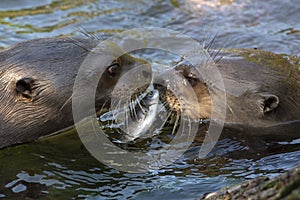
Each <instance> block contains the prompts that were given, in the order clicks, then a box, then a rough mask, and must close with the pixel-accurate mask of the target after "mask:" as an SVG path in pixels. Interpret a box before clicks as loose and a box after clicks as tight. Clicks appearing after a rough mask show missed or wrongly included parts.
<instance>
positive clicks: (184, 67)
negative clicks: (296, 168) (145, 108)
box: [158, 49, 300, 140]
mask: <svg viewBox="0 0 300 200" xmlns="http://www.w3.org/2000/svg"><path fill="white" fill-rule="evenodd" d="M214 60H217V61H216V62H213V63H209V62H210V61H208V64H215V66H216V67H217V68H218V69H219V70H220V73H221V75H222V77H223V81H224V86H225V90H226V101H227V108H226V120H225V125H224V130H223V132H227V133H238V134H239V135H242V134H245V135H251V136H253V135H257V136H259V137H261V138H265V139H271V140H288V139H294V138H298V137H299V136H300V132H299V130H300V101H299V99H300V70H299V68H298V67H297V66H296V65H295V64H292V63H291V61H290V60H288V59H287V58H286V57H285V56H283V55H277V54H274V53H270V52H266V51H261V50H247V49H239V50H238V49H233V50H223V51H221V52H219V53H218V54H217V55H215V58H214ZM195 67H200V68H201V67H202V66H192V65H191V64H189V63H179V64H178V65H177V66H176V67H175V72H174V71H172V70H171V71H170V70H168V71H166V72H164V73H174V76H178V75H179V76H182V77H183V78H184V79H186V80H188V82H189V83H190V86H192V87H193V89H194V91H195V94H196V95H197V98H198V102H182V101H180V99H179V98H178V97H175V96H174V94H172V92H171V91H170V90H168V89H164V90H163V92H162V91H160V93H161V94H162V93H164V94H165V95H161V98H163V101H165V102H167V104H168V106H169V108H170V109H171V110H173V111H177V112H180V109H181V107H182V106H183V105H184V107H185V108H186V109H190V110H191V111H194V112H197V113H200V117H201V118H210V113H211V111H212V101H211V95H210V94H211V92H214V93H217V92H220V91H219V88H215V86H214V83H212V82H211V81H210V80H205V77H202V76H201V74H200V73H199V72H198V71H197V70H196V68H195ZM164 73H163V74H161V75H160V77H161V78H158V80H160V81H161V80H164V78H163V77H164ZM178 85H179V86H178V87H179V88H180V89H181V90H182V91H185V90H186V88H187V86H186V84H182V82H178ZM160 90H162V88H160ZM181 93H184V92H181ZM215 100H216V105H218V101H221V100H220V99H217V98H216V99H215ZM196 103H199V109H198V111H197V109H195V107H194V105H195V104H196ZM195 110H196V111H195ZM216 110H217V112H218V107H217V106H216ZM189 113H191V115H190V116H189V117H190V118H193V114H192V113H193V112H189Z"/></svg>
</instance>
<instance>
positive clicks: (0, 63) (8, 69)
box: [0, 38, 148, 149]
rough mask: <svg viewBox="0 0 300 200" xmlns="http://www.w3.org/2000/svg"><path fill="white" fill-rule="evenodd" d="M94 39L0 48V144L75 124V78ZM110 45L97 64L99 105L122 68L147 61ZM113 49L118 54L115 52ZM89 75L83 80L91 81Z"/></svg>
mask: <svg viewBox="0 0 300 200" xmlns="http://www.w3.org/2000/svg"><path fill="white" fill-rule="evenodd" d="M97 44H98V41H96V40H93V39H88V38H86V39H72V38H65V39H63V38H46V39H45V38H44V39H35V40H31V41H26V42H22V43H19V44H16V45H14V46H12V47H10V48H8V49H6V50H3V51H2V52H0V91H1V95H0V102H1V103H0V116H1V121H0V138H1V139H0V149H1V148H4V147H6V146H11V145H14V144H20V143H25V142H30V141H33V140H35V139H37V138H39V137H40V136H43V135H48V134H50V133H53V132H55V131H58V130H60V129H63V128H67V127H69V126H72V125H73V118H72V106H71V102H72V101H71V98H72V89H73V84H74V80H75V77H76V74H77V71H78V69H79V67H80V65H81V63H82V62H83V61H84V59H85V58H86V56H87V55H88V54H89V53H90V52H91V50H92V49H93V48H94V47H95V46H96V45H97ZM110 48H111V53H112V54H111V55H109V56H110V57H109V60H108V62H107V63H106V64H105V65H103V66H96V67H100V68H102V69H105V71H104V73H103V75H102V76H101V78H100V77H99V78H100V81H99V82H98V88H97V92H96V105H95V107H96V109H97V110H98V109H100V108H101V107H102V106H103V104H104V102H106V101H107V100H108V98H109V97H110V93H111V91H112V89H113V87H114V85H115V84H116V83H117V82H118V80H119V78H120V77H121V76H122V75H123V74H124V73H125V72H127V71H129V70H130V69H133V68H134V67H135V66H137V65H141V64H145V63H146V62H145V61H143V60H139V59H135V58H134V57H132V56H130V55H129V54H126V53H125V52H123V50H122V49H120V48H119V47H118V46H117V45H113V46H111V47H110ZM99 53H100V54H101V52H99ZM114 53H116V55H122V56H120V57H118V58H117V57H114ZM102 64H103V63H102ZM96 67H95V69H96ZM147 72H148V71H147V70H146V73H145V74H147ZM87 73H88V74H87V76H89V77H90V78H91V77H92V76H99V74H97V71H96V70H95V71H93V70H92V71H87ZM88 80H90V79H88ZM88 80H87V83H85V84H93V83H89V82H88ZM96 80H99V79H96ZM83 101H84V98H83Z"/></svg>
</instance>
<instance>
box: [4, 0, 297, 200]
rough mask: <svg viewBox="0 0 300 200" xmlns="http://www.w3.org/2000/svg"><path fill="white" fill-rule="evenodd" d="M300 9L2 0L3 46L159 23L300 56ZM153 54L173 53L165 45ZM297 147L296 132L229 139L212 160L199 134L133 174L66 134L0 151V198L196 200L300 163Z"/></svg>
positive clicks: (285, 4)
mask: <svg viewBox="0 0 300 200" xmlns="http://www.w3.org/2000/svg"><path fill="white" fill-rule="evenodd" d="M299 11H300V4H299V2H298V0H287V1H281V0H273V1H272V2H270V1H259V0H243V1H242V0H240V1H238V0H236V1H234V0H219V1H218V0H213V1H204V0H184V1H177V0H167V1H161V0H151V1H149V0H147V1H146V0H139V1H134V0H129V1H120V0H115V1H104V0H100V1H94V0H84V1H83V0H72V1H71V0H64V1H63V0H62V1H54V0H53V1H51V0H40V1H33V0H27V1H23V0H14V1H11V0H2V1H1V2H0V30H1V31H0V47H2V48H6V47H8V46H9V45H12V44H14V43H16V42H20V41H24V40H28V39H33V38H38V37H53V36H64V35H66V36H69V35H70V36H82V33H81V32H80V31H81V30H84V31H88V32H90V33H93V34H97V35H99V37H100V38H101V37H102V38H105V37H109V36H111V35H113V34H114V33H117V32H121V31H123V30H128V29H131V28H136V27H150V26H152V27H164V28H169V29H173V30H177V31H180V32H182V33H185V34H187V35H189V36H191V37H193V38H195V39H197V40H199V41H203V40H205V39H206V38H209V37H210V36H213V35H215V34H216V33H217V38H216V41H215V44H214V46H215V47H238V48H254V47H256V48H259V49H263V50H268V51H272V52H276V53H284V54H290V55H296V56H300V51H299V50H300V23H299V19H300V12H299ZM151 56H152V58H153V59H157V57H159V58H160V59H161V60H163V59H170V60H171V58H170V57H166V56H165V55H163V56H162V54H161V53H153V54H151V55H150V57H151ZM154 57H155V58H154ZM250 143H251V142H250ZM253 143H255V142H253ZM257 143H259V142H257ZM299 149H300V145H299V142H298V141H294V142H292V143H280V144H265V145H262V146H260V145H257V146H255V145H249V144H247V143H244V142H241V141H234V140H231V139H223V140H221V141H219V143H218V145H217V146H216V147H215V148H214V150H213V151H212V152H211V153H210V155H209V156H208V157H207V158H206V159H203V160H197V159H195V158H196V156H195V154H196V153H195V152H198V150H199V147H198V146H197V143H196V144H195V146H194V147H191V149H189V150H188V151H187V152H186V154H185V156H184V157H182V158H180V159H179V160H178V161H177V162H176V163H174V164H173V165H171V166H168V167H166V168H163V169H160V170H156V171H153V172H151V173H146V174H130V173H125V172H120V171H117V170H114V169H112V168H109V167H106V166H103V165H102V164H101V163H99V162H98V161H97V160H95V159H94V158H93V157H92V156H91V155H90V154H89V153H88V152H87V151H86V150H85V148H84V146H83V145H82V144H81V142H80V140H79V139H78V137H77V135H76V133H68V134H65V135H62V136H60V137H59V138H58V139H57V138H52V139H49V140H43V141H39V142H37V143H33V144H26V145H21V146H17V147H11V148H6V149H4V150H2V151H0V197H11V198H15V199H19V198H20V197H32V198H38V197H42V198H45V199H53V198H58V197H59V198H67V199H69V198H71V197H73V198H76V199H77V198H90V199H93V198H94V197H95V198H99V199H105V198H107V199H127V198H131V199H158V198H160V199H195V198H196V197H199V196H201V195H202V194H204V193H207V192H210V191H214V190H217V189H220V188H222V187H225V186H228V185H233V184H235V183H238V182H241V181H243V180H245V179H248V178H254V177H256V176H259V175H268V176H275V175H277V174H278V173H281V172H283V171H285V170H287V169H290V168H292V167H294V166H297V165H299V164H300V161H299V156H300V150H299Z"/></svg>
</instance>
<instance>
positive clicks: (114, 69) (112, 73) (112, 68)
mask: <svg viewBox="0 0 300 200" xmlns="http://www.w3.org/2000/svg"><path fill="white" fill-rule="evenodd" d="M120 68H121V67H120V65H119V63H117V62H114V63H113V64H111V65H110V66H108V68H107V72H108V74H109V75H110V76H115V75H116V74H117V73H118V71H119V69H120Z"/></svg>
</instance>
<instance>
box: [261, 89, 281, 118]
mask: <svg viewBox="0 0 300 200" xmlns="http://www.w3.org/2000/svg"><path fill="white" fill-rule="evenodd" d="M260 98H261V99H260V108H261V109H262V111H263V113H264V114H267V113H269V112H272V111H274V110H275V109H276V108H277V107H278V106H279V98H278V97H277V96H276V95H273V94H260Z"/></svg>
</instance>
